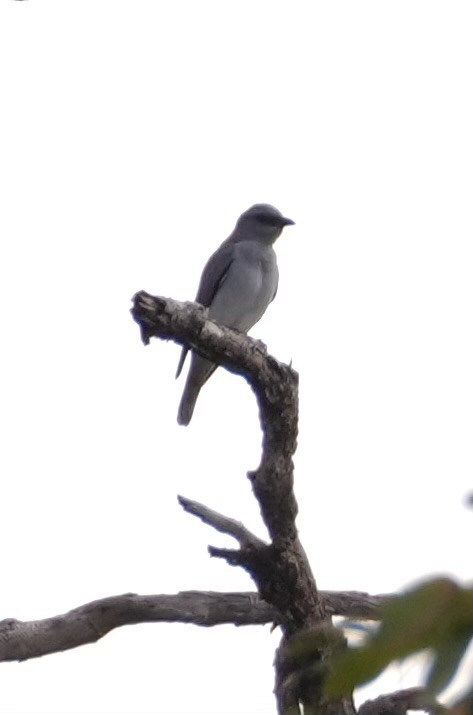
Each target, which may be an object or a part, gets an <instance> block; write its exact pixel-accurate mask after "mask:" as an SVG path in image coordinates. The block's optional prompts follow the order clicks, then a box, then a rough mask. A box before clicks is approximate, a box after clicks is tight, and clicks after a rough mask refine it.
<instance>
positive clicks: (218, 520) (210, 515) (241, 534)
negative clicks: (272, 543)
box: [177, 496, 267, 549]
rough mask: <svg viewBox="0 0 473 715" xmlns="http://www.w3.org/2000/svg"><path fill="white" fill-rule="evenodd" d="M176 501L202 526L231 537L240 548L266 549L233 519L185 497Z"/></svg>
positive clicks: (262, 543) (239, 522) (259, 540)
mask: <svg viewBox="0 0 473 715" xmlns="http://www.w3.org/2000/svg"><path fill="white" fill-rule="evenodd" d="M177 500H178V502H179V504H180V505H181V506H182V507H183V509H185V511H187V512H189V514H193V515H194V516H197V517H198V518H199V519H201V520H202V521H203V522H204V524H208V525H209V526H213V528H214V529H216V530H217V531H220V533H221V534H228V535H229V536H233V538H234V539H236V540H237V541H238V543H239V544H240V546H242V547H244V546H253V547H254V548H258V549H259V548H261V547H266V546H267V544H265V542H264V541H263V540H262V539H259V538H258V537H257V536H255V535H254V534H252V533H251V531H249V530H248V529H247V528H246V527H245V526H244V525H243V524H242V523H241V521H236V520H235V519H230V518H229V517H228V516H223V514H219V513H218V512H216V511H213V509H209V507H208V506H205V505H204V504H201V503H200V502H197V501H193V500H192V499H187V497H183V496H178V497H177Z"/></svg>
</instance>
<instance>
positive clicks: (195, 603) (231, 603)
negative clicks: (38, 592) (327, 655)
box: [0, 591, 387, 661]
mask: <svg viewBox="0 0 473 715" xmlns="http://www.w3.org/2000/svg"><path fill="white" fill-rule="evenodd" d="M320 596H321V598H322V599H323V601H324V604H325V606H326V608H327V610H328V611H329V612H331V613H333V614H335V615H340V616H346V617H348V618H360V617H362V618H367V617H369V618H373V619H374V618H377V617H378V615H377V612H378V608H379V605H380V604H381V603H382V602H383V600H385V598H387V597H384V596H370V595H368V594H364V593H356V592H354V591H349V592H347V593H337V592H336V591H321V592H320ZM360 614H362V615H360ZM276 618H277V613H276V611H275V610H274V608H273V607H272V606H270V605H269V604H268V603H266V602H265V601H263V599H262V598H261V597H260V596H259V595H258V593H256V592H251V591H248V592H246V591H244V592H239V593H238V592H237V593H231V592H230V593H217V592H214V591H182V592H181V593H177V594H170V595H166V594H163V595H150V596H139V595H137V594H133V593H126V594H123V595H120V596H111V597H110V598H103V599H100V600H97V601H92V602H91V603H87V604H85V605H84V606H79V607H78V608H75V609H73V610H72V611H69V612H68V613H64V614H61V615H59V616H53V617H52V618H44V619H42V620H39V621H18V620H16V619H15V618H6V619H4V620H2V621H0V661H8V660H27V659H29V658H37V657H39V656H42V655H46V654H48V653H57V652H58V651H62V650H69V649H70V648H77V647H78V646H81V645H85V644H87V643H94V642H95V641H97V640H99V639H100V638H102V637H103V636H105V635H106V634H107V633H109V632H110V631H111V630H113V629H114V628H119V627H120V626H126V625H133V624H136V623H158V622H163V623H176V622H177V623H192V624H194V625H196V626H205V627H210V626H218V625H222V624H233V625H235V626H254V625H265V624H267V623H274V622H275V621H276Z"/></svg>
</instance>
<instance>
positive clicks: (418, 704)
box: [358, 688, 448, 715]
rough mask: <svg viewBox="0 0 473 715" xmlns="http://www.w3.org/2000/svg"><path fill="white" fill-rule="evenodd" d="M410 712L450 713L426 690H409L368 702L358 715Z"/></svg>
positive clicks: (435, 714) (434, 714) (398, 714)
mask: <svg viewBox="0 0 473 715" xmlns="http://www.w3.org/2000/svg"><path fill="white" fill-rule="evenodd" d="M408 710H424V712H427V713H431V715H443V714H444V713H446V712H448V711H447V708H445V707H444V706H443V705H441V704H440V703H439V702H438V701H437V700H436V699H435V698H434V697H433V696H432V695H431V694H430V693H428V692H427V691H426V690H424V688H408V689H407V690H399V691H397V692H396V693H389V694H388V695H381V696H380V697H379V698H376V699H375V700H367V701H366V702H365V703H363V705H361V706H360V708H359V709H358V715H406V713H407V711H408Z"/></svg>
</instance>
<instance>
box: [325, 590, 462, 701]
mask: <svg viewBox="0 0 473 715" xmlns="http://www.w3.org/2000/svg"><path fill="white" fill-rule="evenodd" d="M472 603H473V601H472V592H471V591H468V590H466V589H462V588H460V587H459V586H457V585H456V584H455V583H454V582H453V581H450V580H449V579H435V580H432V581H428V582H427V583H424V584H422V585H421V586H419V587H417V588H415V589H413V590H412V591H409V592H408V593H406V594H405V595H404V596H400V597H397V598H394V599H392V600H391V601H390V602H389V603H387V604H386V606H385V607H384V608H383V609H382V613H381V615H382V620H381V623H380V626H379V628H378V630H377V631H376V632H375V633H374V634H373V636H372V637H370V638H368V639H367V641H366V643H365V645H363V646H362V647H360V648H349V649H348V650H346V651H345V652H344V653H342V654H341V655H340V656H339V657H338V658H336V659H334V663H333V669H332V672H331V674H330V675H329V677H328V679H327V683H326V690H327V694H328V695H330V696H334V697H340V696H345V695H348V694H350V693H351V691H352V690H353V688H354V687H355V686H357V685H360V684H361V683H365V682H367V681H369V680H371V679H373V678H375V677H376V676H377V675H379V674H380V673H381V672H382V671H383V670H384V668H386V667H387V666H388V665H389V664H390V663H391V662H392V661H394V660H398V659H401V658H405V657H407V656H408V655H411V654H412V653H416V652H418V651H421V650H426V649H430V650H431V652H432V654H433V664H432V668H431V671H430V676H429V684H430V685H431V686H432V687H435V688H436V689H441V688H443V687H445V685H446V684H447V683H448V682H449V680H450V679H451V678H452V676H453V675H454V673H455V671H456V669H457V667H458V665H459V663H460V660H461V658H462V656H463V653H464V651H465V649H466V647H467V645H468V642H469V640H470V639H471V638H472V635H473V608H472Z"/></svg>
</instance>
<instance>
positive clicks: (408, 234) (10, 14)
mask: <svg viewBox="0 0 473 715" xmlns="http://www.w3.org/2000/svg"><path fill="white" fill-rule="evenodd" d="M472 21H473V8H472V6H471V3H470V2H466V1H465V2H462V1H461V0H458V1H457V2H455V3H452V2H446V1H444V2H436V1H435V0H425V1H422V0H418V1H416V0H406V1H404V0H397V2H395V3H391V2H383V1H380V0H372V1H364V0H361V1H357V2H353V0H347V1H346V2H344V1H342V0H340V2H318V1H317V0H313V1H312V2H298V1H297V0H293V1H292V2H285V3H282V2H277V1H276V0H271V1H268V2H266V1H265V0H257V1H256V2H255V1H254V0H251V2H249V1H245V0H238V2H228V1H227V2H222V1H221V0H215V1H213V2H210V1H208V0H199V1H198V2H196V1H195V0H191V1H188V2H179V1H177V0H169V1H167V0H163V1H162V2H157V1H156V0H154V1H153V0H139V1H137V0H28V1H27V2H13V1H12V0H2V2H1V3H0V67H1V70H0V90H1V95H0V102H1V108H0V191H1V210H0V236H1V262H0V275H1V280H0V291H1V301H0V311H1V324H2V352H1V354H2V369H1V371H0V422H1V433H2V437H3V438H2V448H1V450H0V471H1V475H2V477H1V479H2V482H1V495H2V512H1V520H0V543H1V559H2V586H1V592H0V618H6V617H15V618H19V619H33V618H42V617H47V616H52V615H55V614H58V613H61V612H64V611H67V610H69V609H70V608H73V607H76V606H79V605H81V604H82V603H85V602H87V601H90V600H93V599H96V598H100V597H104V596H109V595H113V594H118V593H123V592H129V591H133V592H137V593H175V592H176V591H178V590H183V589H205V590H247V589H251V588H252V587H253V586H252V584H251V582H250V581H249V579H248V577H247V576H246V574H245V573H244V572H243V571H241V570H237V569H231V568H230V567H229V566H228V565H226V564H224V563H220V562H218V561H215V560H210V559H209V557H208V554H207V550H206V549H207V544H208V543H213V544H218V545H225V544H226V543H227V542H226V540H225V539H224V538H223V537H221V536H219V535H217V534H215V533H213V532H212V531H211V530H209V529H208V528H206V527H205V526H203V525H202V524H201V523H200V522H199V521H198V520H196V519H193V518H192V517H190V516H188V515H186V514H184V513H183V512H182V510H181V509H180V508H179V506H178V504H177V502H176V495H177V494H178V493H181V494H184V495H185V496H188V497H191V498H194V499H198V500H199V501H202V502H204V503H206V504H208V505H209V506H210V507H212V508H214V509H217V510H219V511H222V512H223V513H225V514H228V515H229V516H232V517H234V518H236V519H239V520H241V521H243V522H244V523H245V525H246V526H248V527H249V528H250V529H252V530H254V531H255V532H256V533H258V534H259V535H261V536H265V531H264V527H263V526H262V524H261V521H260V518H259V512H258V508H257V505H256V503H255V501H254V499H253V497H252V494H251V489H250V485H249V483H248V480H247V479H246V476H245V475H246V472H247V471H248V470H249V469H253V468H255V467H256V466H257V464H258V460H259V454H260V441H261V435H260V432H259V426H258V417H257V410H256V405H255V402H254V398H253V396H252V394H251V392H250V390H249V388H248V387H247V385H246V383H245V382H244V381H243V380H242V379H240V378H238V377H235V376H232V375H229V374H227V373H225V371H224V370H219V371H218V372H217V373H216V374H215V375H214V376H213V377H212V379H211V381H210V382H209V383H208V385H206V386H205V389H204V390H203V391H202V393H201V395H200V398H199V401H198V403H197V406H196V410H195V414H194V418H193V421H192V423H191V425H190V426H189V427H188V428H180V427H178V425H177V423H176V413H177V406H178V402H179V399H180V393H181V391H182V388H183V380H182V379H181V380H179V381H175V380H174V373H175V368H176V363H177V360H178V355H179V350H178V348H177V347H176V346H175V345H172V344H164V343H158V342H157V341H153V343H152V345H151V346H149V347H147V348H144V347H143V345H142V344H141V342H140V340H139V333H138V328H137V326H136V325H135V324H134V323H133V321H132V319H131V317H130V315H129V308H130V305H131V304H130V299H131V297H132V295H133V294H134V293H135V292H136V291H138V290H140V289H145V290H147V291H149V292H151V293H155V294H162V295H168V296H172V297H175V298H178V299H192V298H193V297H194V295H195V291H196V288H197V283H198V280H199V276H200V272H201V269H202V267H203V264H204V263H205V261H206V259H207V257H208V256H209V255H210V253H211V252H212V251H213V250H215V248H216V247H217V246H218V245H219V243H220V242H221V241H222V240H223V239H224V238H226V236H227V235H228V234H229V233H230V232H231V230H232V228H233V225H234V223H235V221H236V219H237V217H238V215H239V214H240V213H241V212H242V211H244V210H245V209H246V208H248V207H249V206H250V205H251V204H252V203H255V202H260V201H264V202H270V203H272V204H274V205H275V206H277V207H278V208H279V209H280V210H281V211H282V212H283V213H284V214H285V215H287V216H290V217H291V218H293V219H294V220H295V221H296V226H294V227H291V229H287V230H285V231H284V233H283V235H282V237H281V238H280V240H279V241H278V243H277V246H276V248H277V253H278V259H279V269H280V287H279V292H278V296H277V299H276V301H275V302H274V303H273V304H272V305H271V306H270V308H269V309H268V311H267V313H266V315H265V317H264V318H263V319H262V320H261V322H260V323H259V324H258V325H257V326H256V327H255V328H254V329H253V331H252V334H253V335H254V336H255V337H258V338H260V339H261V340H263V341H264V342H265V343H266V344H267V345H268V348H269V349H270V351H271V352H272V353H273V354H274V355H275V356H276V357H277V358H278V359H280V360H282V361H285V362H288V361H290V360H292V364H293V366H294V368H295V369H296V370H297V371H298V372H299V374H300V439H299V449H298V452H297V455H296V482H295V489H296V495H297V498H298V501H299V506H300V516H299V519H298V526H299V529H300V533H301V539H302V542H303V544H304V546H305V548H306V550H307V552H308V555H309V558H310V560H311V564H312V567H313V570H314V573H315V576H316V579H317V583H318V585H319V587H320V588H326V589H359V590H365V591H370V592H372V593H380V592H387V591H392V590H399V589H402V588H404V587H406V586H408V585H410V584H411V583H413V582H415V581H416V580H418V579H419V578H422V577H426V576H430V575H432V574H439V573H441V574H446V575H451V576H453V577H455V578H457V579H459V580H466V579H471V576H472V570H471V563H472V562H471V543H472V526H473V524H472V513H471V510H470V511H468V510H467V509H466V507H465V495H466V494H467V493H468V492H469V491H471V489H472V481H473V479H472V475H473V452H472V428H473V371H472V365H473V337H472V308H473V282H472V275H473V246H472V237H473V231H472V229H473V217H472V209H471V207H472V190H473V170H472V166H473V132H472V127H473V99H472V72H473V44H472V41H471V38H472V33H473V26H472V25H473V22H472ZM229 543H230V542H229ZM278 640H279V633H278V632H277V631H276V632H274V633H272V634H271V633H270V628H269V626H268V627H264V628H263V627H260V628H247V629H235V628H234V627H230V626H229V627H224V628H215V629H213V630H212V629H210V630H203V629H198V628H196V627H192V626H177V625H143V626H137V627H132V628H123V629H120V630H118V631H115V632H113V633H111V634H110V635H108V636H107V637H105V638H104V639H103V640H101V641H100V642H99V643H97V644H95V645H91V646H86V647H83V648H79V649H77V650H74V651H69V652H67V653H62V654H58V655H53V656H48V657H45V658H42V659H36V660H32V661H28V662H25V663H21V664H2V666H1V673H2V677H1V688H0V713H18V714H19V713H44V714H46V713H55V714H56V713H57V714H58V713H67V714H70V715H72V714H78V713H88V714H90V713H108V714H111V713H128V712H130V713H131V712H132V713H146V714H148V713H158V714H160V715H163V714H164V713H170V714H175V715H177V714H179V715H184V714H186V713H206V714H212V713H215V714H217V713H220V714H223V715H230V714H231V715H237V714H241V715H263V714H266V713H272V712H274V701H273V696H272V687H273V670H272V658H273V654H274V649H275V648H276V647H277V644H278ZM416 676H417V669H416V668H415V667H412V666H409V665H404V666H402V667H397V668H394V669H393V670H392V672H391V675H390V679H389V683H387V681H385V682H384V683H382V684H380V685H378V686H376V688H374V689H370V690H369V694H370V695H373V694H374V693H379V692H380V691H382V690H386V689H389V688H391V689H396V688H399V687H407V686H409V685H413V684H415V683H416Z"/></svg>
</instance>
